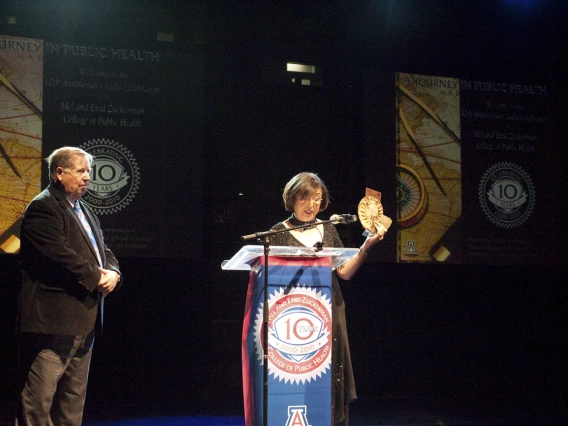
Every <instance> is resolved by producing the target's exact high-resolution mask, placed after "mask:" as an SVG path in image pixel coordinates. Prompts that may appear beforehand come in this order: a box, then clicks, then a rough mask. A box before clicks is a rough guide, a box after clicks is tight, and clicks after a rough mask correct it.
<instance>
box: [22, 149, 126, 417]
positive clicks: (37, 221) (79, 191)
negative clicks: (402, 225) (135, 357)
mask: <svg viewBox="0 0 568 426" xmlns="http://www.w3.org/2000/svg"><path fill="white" fill-rule="evenodd" d="M91 162H92V156H91V155H90V154H89V153H87V152H85V151H83V150H82V149H79V148H73V147H63V148H59V149H57V150H55V151H54V152H53V153H52V154H51V155H50V156H49V157H48V158H47V163H48V165H49V176H50V180H51V183H50V185H49V186H48V187H47V188H46V189H45V190H44V191H43V192H41V193H40V194H39V195H38V196H37V197H35V198H34V199H33V200H32V201H31V203H30V204H29V205H28V207H27V208H26V211H25V213H24V217H23V220H22V226H21V232H20V239H21V248H20V261H21V268H22V287H21V292H20V299H19V310H18V319H17V332H18V334H19V383H18V384H19V391H20V394H19V401H18V409H17V414H16V425H19V426H23V425H47V424H51V423H53V424H54V425H62V424H65V425H80V424H81V422H82V418H83V408H84V405H85V397H86V394H87V379H88V374H89V364H90V361H91V353H92V348H93V343H94V336H95V329H96V330H97V331H99V332H101V331H102V321H103V306H104V304H103V302H104V297H105V296H106V295H108V294H109V293H111V292H113V291H115V290H116V289H117V288H118V287H119V285H120V283H121V276H120V271H119V267H118V261H117V260H116V258H115V257H114V255H113V254H112V252H111V251H110V249H108V248H107V247H106V245H105V243H104V241H103V235H102V231H101V228H100V223H99V221H98V219H97V218H96V216H95V215H94V214H93V213H92V212H91V211H90V210H89V209H88V208H87V206H85V205H84V204H82V203H81V202H80V199H81V197H82V196H83V195H84V194H85V193H86V192H87V187H88V183H89V180H90V177H89V172H90V169H91Z"/></svg>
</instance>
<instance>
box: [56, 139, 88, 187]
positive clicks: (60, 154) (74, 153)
mask: <svg viewBox="0 0 568 426" xmlns="http://www.w3.org/2000/svg"><path fill="white" fill-rule="evenodd" d="M79 156H80V157H85V158H86V159H87V161H88V162H89V164H91V163H92V162H93V156H92V155H91V154H89V153H88V152H86V151H84V150H82V149H81V148H75V147H73V146H64V147H62V148H58V149H56V150H55V151H53V152H52V153H51V154H49V157H47V158H46V159H45V161H47V165H48V172H49V180H50V181H52V182H56V181H57V168H58V167H61V168H62V169H69V168H71V167H73V163H74V162H75V158H77V157H79Z"/></svg>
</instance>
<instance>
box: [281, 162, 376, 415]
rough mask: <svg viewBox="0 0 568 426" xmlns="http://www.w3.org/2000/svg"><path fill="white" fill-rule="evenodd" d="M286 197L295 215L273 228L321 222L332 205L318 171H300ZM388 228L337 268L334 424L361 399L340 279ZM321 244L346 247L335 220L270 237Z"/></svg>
mask: <svg viewBox="0 0 568 426" xmlns="http://www.w3.org/2000/svg"><path fill="white" fill-rule="evenodd" d="M282 198H283V201H284V207H285V209H286V211H288V212H291V213H292V214H291V216H290V217H288V218H287V219H285V220H284V221H282V222H279V223H277V224H276V225H274V226H273V227H272V229H271V231H279V230H283V229H286V228H294V227H298V226H301V225H314V224H316V223H317V222H319V220H318V219H317V215H318V213H320V212H322V211H324V210H325V209H326V208H327V207H328V205H329V193H328V190H327V187H326V186H325V183H324V182H323V181H322V180H321V179H320V178H319V176H317V175H316V174H314V173H308V172H302V173H299V174H297V175H296V176H294V177H293V178H292V179H290V181H289V182H288V183H287V184H286V186H285V188H284V192H283V193H282ZM386 231H387V230H386V228H384V227H383V226H382V225H381V224H378V225H377V233H376V234H374V235H369V236H368V237H367V239H366V240H365V242H364V243H363V245H362V246H361V248H360V250H359V252H358V253H357V255H355V256H353V257H352V258H350V259H349V260H347V261H346V262H345V263H343V264H342V265H340V266H339V267H338V268H337V269H335V270H334V271H333V276H332V292H333V301H332V321H333V346H332V347H333V352H332V396H331V398H332V418H333V422H332V424H339V423H342V422H343V423H345V424H348V421H349V418H348V417H349V410H348V408H349V403H351V402H352V401H354V400H355V399H357V392H356V388H355V379H354V377H353V369H352V365H351V355H350V351H349V340H348V336H347V324H346V320H345V304H344V302H343V296H342V294H341V288H340V287H339V281H338V279H337V278H338V277H339V278H341V279H343V280H349V279H351V278H352V277H353V276H354V275H355V273H356V272H357V270H358V269H359V267H360V266H361V265H362V264H363V262H364V261H365V257H366V256H367V253H368V252H369V251H370V250H371V247H372V246H373V245H374V244H376V243H378V242H379V241H381V240H382V239H383V237H384V234H385V232H386ZM319 243H323V247H343V243H342V242H341V239H340V237H339V234H338V232H337V229H335V225H333V224H332V223H331V222H327V223H322V224H321V225H316V226H312V227H309V228H305V229H303V228H298V229H295V230H291V231H290V232H281V233H278V234H274V235H272V236H271V237H270V245H274V246H305V247H314V246H315V245H316V244H319Z"/></svg>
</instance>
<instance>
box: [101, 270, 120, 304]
mask: <svg viewBox="0 0 568 426" xmlns="http://www.w3.org/2000/svg"><path fill="white" fill-rule="evenodd" d="M99 270H100V271H101V279H100V280H99V284H98V285H97V289H98V290H99V292H101V293H102V294H103V297H105V296H106V295H107V294H109V293H110V292H112V291H113V290H114V289H115V288H116V284H117V283H118V281H119V280H120V275H119V274H118V273H116V272H115V271H111V270H109V269H103V268H99Z"/></svg>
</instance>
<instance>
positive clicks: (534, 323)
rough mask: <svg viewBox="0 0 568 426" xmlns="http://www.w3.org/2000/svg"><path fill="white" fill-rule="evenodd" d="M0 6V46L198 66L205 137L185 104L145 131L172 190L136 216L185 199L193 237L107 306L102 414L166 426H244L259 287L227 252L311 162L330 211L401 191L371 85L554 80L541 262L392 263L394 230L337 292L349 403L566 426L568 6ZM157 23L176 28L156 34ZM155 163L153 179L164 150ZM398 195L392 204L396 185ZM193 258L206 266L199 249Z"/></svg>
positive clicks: (5, 311)
mask: <svg viewBox="0 0 568 426" xmlns="http://www.w3.org/2000/svg"><path fill="white" fill-rule="evenodd" d="M226 3H230V4H226ZM95 4H96V6H95ZM0 12H1V16H2V24H1V25H2V26H1V27H0V34H3V35H9V36H18V37H27V38H38V39H48V40H57V41H60V40H65V41H67V42H73V43H76V44H81V45H93V46H119V47H124V48H131V49H135V48H137V47H144V48H145V49H153V50H155V51H161V52H168V54H169V55H171V57H175V58H176V61H177V62H176V63H183V62H184V60H185V59H179V58H186V55H187V57H191V58H197V57H198V58H201V59H200V60H199V62H198V63H199V67H200V68H199V69H200V70H203V74H202V76H203V81H202V85H201V86H200V88H201V89H202V90H203V92H202V93H201V92H200V94H199V95H200V96H202V97H203V102H204V103H203V105H202V109H200V110H199V111H200V112H199V114H200V115H199V117H198V120H197V122H198V123H199V124H200V126H199V127H198V129H197V130H196V128H195V127H192V130H191V132H186V131H184V126H183V116H182V115H179V114H177V113H176V114H175V124H176V126H175V128H174V129H172V128H170V129H168V130H163V131H162V130H160V131H158V130H156V131H155V133H152V134H151V135H147V134H142V137H147V138H148V139H151V138H153V137H155V138H156V142H157V143H159V144H160V147H161V149H159V150H158V149H156V150H155V152H154V153H153V155H155V159H156V165H157V166H158V168H159V170H158V171H157V173H156V175H155V176H158V177H159V178H158V179H157V180H156V181H155V185H156V187H155V188H154V189H155V190H156V192H157V193H158V194H159V196H158V198H157V200H156V204H154V205H148V206H149V207H148V208H151V209H152V213H151V214H152V217H151V219H149V220H147V222H146V223H142V222H141V221H139V220H138V219H137V220H136V221H135V223H136V226H137V227H144V226H148V227H149V228H151V229H153V230H155V229H156V223H158V222H159V218H160V217H161V215H162V213H161V210H162V209H163V211H164V213H163V214H164V215H169V213H165V211H166V208H167V204H168V202H169V201H170V199H171V200H173V201H174V202H175V201H176V198H177V197H176V195H177V194H181V195H180V196H181V197H182V200H183V201H182V203H181V204H182V206H181V207H180V206H177V207H176V208H177V209H180V208H183V207H186V208H188V209H189V213H186V214H185V215H184V217H185V219H186V222H183V223H182V224H180V227H181V228H182V229H181V230H180V234H175V231H174V233H173V234H175V235H170V234H171V232H170V225H171V224H168V232H167V233H164V235H161V238H162V239H161V240H160V250H159V253H160V254H162V255H161V256H160V255H157V256H141V257H138V256H122V257H120V259H119V260H120V261H121V268H122V271H123V275H124V279H125V281H124V287H123V288H122V289H121V291H120V292H118V293H117V294H114V295H112V296H110V298H109V299H108V300H107V303H106V318H105V321H106V325H107V327H106V330H107V331H106V333H105V335H104V336H101V337H100V338H99V339H98V340H97V344H96V346H95V350H94V357H93V363H92V368H91V378H90V384H89V395H88V402H87V405H88V409H87V410H88V413H90V412H94V411H96V412H97V413H98V414H99V415H100V413H101V412H104V410H105V407H109V406H117V405H123V406H126V407H133V408H132V409H133V410H138V412H147V413H148V414H158V415H159V414H161V413H160V407H161V406H163V405H164V404H175V405H176V406H177V407H178V410H179V411H180V412H183V413H187V414H192V415H193V414H217V415H242V411H243V408H242V390H241V360H240V338H241V320H242V315H243V311H244V301H245V296H246V285H247V279H248V277H247V274H246V273H244V272H237V271H222V270H221V267H220V265H221V262H222V261H223V260H225V259H229V258H230V257H231V256H232V255H233V254H234V253H235V252H236V251H237V250H238V249H239V248H240V247H241V246H242V245H243V242H242V241H241V239H240V236H241V235H245V234H250V233H253V232H256V231H263V230H267V229H268V228H269V227H270V226H272V225H273V224H274V223H276V222H278V221H280V220H282V219H283V218H284V217H285V214H286V213H285V211H284V210H283V208H282V206H281V192H282V189H283V186H284V184H285V183H286V182H287V180H288V179H289V178H290V177H291V176H293V175H294V174H296V173H297V172H299V171H304V170H309V171H314V172H317V173H319V174H320V176H322V178H323V179H324V180H325V181H326V183H327V184H328V186H329V189H330V191H331V194H332V197H333V198H332V207H331V208H330V210H329V211H328V212H325V215H327V213H329V214H332V213H355V212H356V208H357V203H358V201H359V200H360V199H361V198H362V196H363V195H364V192H363V191H364V188H365V187H366V186H369V187H371V188H374V189H379V190H383V191H384V189H383V188H384V186H383V182H389V179H394V178H393V177H389V176H385V175H384V174H383V170H384V168H385V167H389V166H388V163H389V162H394V161H395V158H394V155H395V153H394V148H393V147H392V135H390V134H389V135H388V136H386V137H385V146H384V147H382V146H381V144H380V143H379V144H377V143H376V141H377V140H378V141H381V140H383V136H384V135H383V134H381V132H383V131H384V127H385V126H379V127H377V126H375V125H372V124H370V123H369V121H368V120H369V115H370V114H369V111H372V112H373V113H374V112H378V114H379V116H380V112H381V110H382V108H383V109H384V108H385V106H384V105H373V106H372V107H371V108H369V100H368V98H366V95H367V94H368V92H366V90H368V89H369V87H376V86H381V84H379V83H377V80H376V76H377V75H381V74H384V73H387V74H391V75H392V74H393V73H396V72H408V73H416V74H424V75H438V76H440V75H441V76H448V77H455V78H460V79H464V80H481V81H505V82H514V83H518V84H543V85H546V86H547V87H550V88H552V89H553V91H554V99H553V101H551V102H552V106H550V105H548V107H550V108H552V110H553V111H554V125H553V126H551V133H550V135H551V138H550V139H553V140H551V141H547V143H549V145H548V147H547V154H546V157H545V158H544V160H543V158H540V157H539V158H538V162H539V164H541V166H540V167H539V168H538V170H535V171H534V173H541V174H542V175H539V178H538V180H539V182H546V181H547V180H548V182H549V184H548V185H546V184H544V183H542V184H541V188H542V190H543V191H544V194H543V195H544V199H545V200H546V204H545V206H542V207H540V208H542V211H546V215H545V217H542V221H543V223H542V228H546V229H547V232H546V233H544V234H545V237H542V235H543V234H542V233H541V232H540V231H539V232H537V233H536V235H537V236H536V237H535V238H538V239H539V240H538V245H539V247H540V246H542V245H543V244H544V245H545V246H546V253H547V256H548V257H549V259H548V261H546V262H538V264H536V265H535V264H530V263H517V264H508V265H506V266H505V265H504V264H502V263H501V262H488V263H487V264H483V263H481V264H475V265H474V264H467V263H466V264H463V265H450V264H448V265H445V264H397V263H395V262H394V260H393V257H392V256H391V255H390V254H389V253H388V252H386V250H388V247H394V244H395V235H394V232H392V233H389V234H388V236H387V238H386V240H385V244H384V246H383V247H380V248H378V249H377V250H376V251H375V252H374V253H372V255H371V256H370V257H369V259H368V261H367V262H366V264H365V265H364V266H363V267H362V268H361V270H360V271H359V273H358V274H357V276H356V277H355V278H354V279H353V280H352V281H351V282H349V283H344V284H343V286H342V288H343V291H344V296H345V299H346V301H347V318H348V326H349V332H350V341H351V348H352V356H353V358H354V368H355V374H356V379H357V385H358V390H359V398H360V401H359V402H357V403H356V404H355V405H353V408H352V410H353V411H354V412H355V411H356V410H357V404H361V405H364V404H369V403H371V404H374V405H375V406H376V407H379V408H380V407H382V406H385V407H386V406H392V405H400V406H406V407H415V408H417V407H422V408H427V407H430V408H432V407H435V408H438V409H440V410H442V411H452V412H458V413H462V414H468V413H471V414H472V416H473V415H476V416H482V417H485V418H490V417H492V416H494V417H496V418H497V417H498V418H507V419H510V418H513V419H518V424H552V425H556V424H558V425H560V424H565V422H566V418H567V413H566V412H567V407H566V402H565V400H566V397H567V395H566V383H567V379H568V374H567V373H568V371H567V362H566V356H567V355H568V350H567V349H568V348H567V343H566V335H567V331H568V330H567V325H568V324H567V322H568V320H567V318H568V316H567V314H568V310H567V308H566V305H567V302H568V297H567V296H568V292H567V290H566V286H565V284H564V281H565V276H566V272H565V269H566V261H565V256H564V250H563V247H564V237H565V236H566V226H565V224H564V220H563V214H564V212H565V211H566V208H567V203H566V198H565V196H564V194H565V193H566V191H565V190H566V183H565V175H566V172H565V168H566V166H567V165H568V164H567V161H566V158H567V157H566V154H567V149H566V143H565V135H566V124H565V122H566V113H565V106H566V95H565V93H566V91H565V89H566V85H565V77H564V75H563V73H562V70H563V68H561V66H560V64H561V63H562V59H563V56H564V57H565V56H566V55H565V54H564V52H563V46H564V44H565V43H564V40H563V39H562V36H561V34H562V31H563V30H564V28H565V26H566V24H567V23H568V19H567V14H566V6H565V5H564V3H562V2H560V1H558V2H554V1H533V2H530V1H512V0H511V1H503V2H497V1H496V2H491V3H487V4H484V5H483V6H474V5H472V3H471V2H466V1H455V2H450V1H436V2H421V1H405V2H399V3H397V4H393V2H378V1H354V2H336V1H331V2H310V3H305V2H295V1H291V2H281V3H278V4H271V2H253V1H251V2H243V3H242V4H236V3H235V4H234V3H232V2H223V1H220V0H217V1H210V2H197V1H196V2H192V1H187V2H174V1H161V2H160V1H147V2H145V1H126V0H125V1H112V2H111V1H108V2H107V1H98V2H84V1H78V2H74V3H73V4H70V3H69V2H49V1H28V2H26V1H16V0H8V1H6V2H4V3H3V5H2V6H1V9H0ZM9 16H15V17H16V23H15V24H14V23H8V22H9V20H8V19H7V18H8V17H9ZM158 33H164V34H173V35H174V36H175V37H174V40H173V41H157V40H156V35H157V34H158ZM201 60H203V62H201ZM286 62H300V63H307V64H314V65H316V66H317V67H319V68H320V69H321V74H319V75H318V78H319V81H320V82H321V85H311V86H302V85H298V84H296V85H292V84H290V82H289V76H288V75H287V74H286V72H285V68H284V67H285V63H286ZM192 63H194V62H192ZM369 76H372V78H371V79H369ZM181 77H183V76H181ZM175 78H180V76H176V77H175ZM182 79H183V78H182ZM370 81H372V82H373V83H370ZM160 84H164V83H163V82H160ZM162 101H163V102H164V105H168V102H167V100H163V99H162ZM192 102H193V101H192ZM191 105H195V103H192V104H191ZM389 114H391V112H389ZM157 115H158V116H159V117H162V116H161V115H160V114H159V113H157ZM389 117H390V116H389ZM161 119H163V118H161ZM193 122H195V120H193ZM393 125H394V124H393ZM388 126H389V125H386V127H388ZM63 130H65V129H63ZM49 132H52V133H51V134H50V133H49ZM375 132H378V133H375ZM195 135H198V138H199V139H200V140H201V142H200V144H199V146H198V149H196V150H195V151H194V150H191V149H189V148H188V147H187V145H181V144H178V143H177V142H179V140H182V141H187V140H189V139H190V138H194V137H196V136H195ZM44 136H46V138H48V139H49V138H50V140H51V141H54V142H56V138H57V135H56V134H53V131H48V133H47V134H46V130H45V129H44ZM65 137H66V138H69V137H70V135H69V134H68V133H66V136H65ZM121 137H123V136H121ZM172 137H173V138H174V139H175V141H172V140H171V139H172ZM386 138H388V140H387V139H386ZM66 140H69V139H66ZM162 148H163V150H162ZM383 148H384V150H383ZM383 152H387V153H388V156H389V157H390V158H389V159H388V161H387V160H385V158H384V157H382V156H381V154H382V153H383ZM391 156H392V157H391ZM170 158H171V163H170V162H169V161H168V160H169V159H170ZM184 158H188V162H187V163H186V162H185V161H184V160H183V159H184ZM375 159H377V160H375ZM143 160H144V162H145V163H146V166H145V167H147V168H151V167H152V160H153V157H148V158H144V159H143ZM190 160H191V161H190ZM468 167H469V169H470V170H475V164H469V165H468ZM378 185H379V186H380V187H377V186H378ZM188 194H189V195H188ZM239 194H241V195H239ZM539 195H540V194H539ZM384 196H385V199H384V204H385V206H389V205H390V206H393V207H392V208H393V210H394V205H395V197H394V194H393V193H390V194H389V193H387V194H385V195H384ZM470 196H471V195H470ZM464 197H467V195H466V194H464ZM193 201H195V203H193ZM184 203H188V204H189V205H187V206H184ZM196 206H198V207H196ZM387 213H388V212H387ZM133 215H134V216H135V217H138V216H136V214H135V212H133ZM182 215H183V214H182ZM192 215H195V218H194V220H193V218H192ZM390 215H391V216H392V217H395V213H394V211H393V213H391V214H390ZM537 219H539V218H536V219H534V220H537ZM105 220H108V217H107V216H105V215H103V216H102V217H101V221H102V223H103V226H105ZM125 220H126V219H125ZM113 227H114V225H113ZM188 229H195V230H196V235H195V238H192V236H191V233H189V235H187V236H186V233H187V230H188ZM532 229H533V228H530V227H529V230H528V231H529V232H532V231H531V230H532ZM539 229H540V228H539ZM339 230H340V232H341V235H342V238H343V241H344V243H345V245H346V246H354V247H355V246H358V245H359V244H360V242H361V241H362V236H361V228H360V225H359V224H353V225H349V226H345V227H342V228H340V229H339ZM475 232H479V233H483V232H491V228H490V227H486V228H484V227H476V228H475ZM180 235H182V236H184V237H183V238H182V237H180ZM542 239H545V240H548V241H544V242H543V241H542ZM184 240H187V242H188V244H187V245H185V243H184ZM188 247H191V248H192V252H193V255H192V256H189V257H185V255H186V254H187V250H188ZM193 249H195V251H193ZM163 253H167V254H168V255H166V256H163ZM180 253H182V254H183V257H180V256H179V254H180ZM195 253H198V254H197V255H196V254H195ZM504 263H506V262H504ZM0 283H1V285H2V286H1V295H0V300H1V302H0V303H1V305H0V327H1V332H2V336H3V337H2V338H3V343H2V344H1V345H0V357H1V359H2V362H1V365H0V396H1V399H2V401H1V402H2V407H3V408H2V412H0V416H3V417H0V418H1V419H2V420H5V419H9V418H10V409H11V404H12V402H13V401H14V399H15V396H14V374H15V366H16V347H15V341H14V336H13V335H12V330H13V326H14V324H13V319H14V312H15V299H16V294H17V286H18V269H17V256H11V255H2V256H0ZM417 409H418V408H417ZM89 410H91V411H89Z"/></svg>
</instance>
